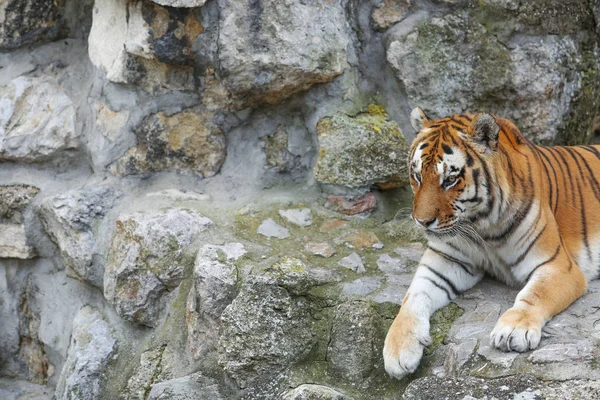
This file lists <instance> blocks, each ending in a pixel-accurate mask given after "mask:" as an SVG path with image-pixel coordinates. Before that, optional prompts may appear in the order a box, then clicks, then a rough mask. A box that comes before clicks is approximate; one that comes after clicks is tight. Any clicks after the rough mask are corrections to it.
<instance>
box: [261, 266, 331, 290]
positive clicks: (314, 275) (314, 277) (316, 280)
mask: <svg viewBox="0 0 600 400" xmlns="http://www.w3.org/2000/svg"><path fill="white" fill-rule="evenodd" d="M265 278H270V280H269V282H270V283H272V284H277V285H279V286H282V287H284V288H285V289H286V290H288V291H289V292H290V293H291V294H293V295H296V296H301V295H306V294H307V293H308V291H309V290H310V289H311V288H313V287H315V286H319V285H323V284H326V283H330V282H337V281H339V276H338V274H336V273H335V271H331V269H329V268H316V267H310V266H307V265H306V264H304V263H303V262H302V261H300V260H299V259H297V258H294V257H281V258H280V259H279V260H278V261H277V262H276V263H275V264H273V265H272V266H271V267H270V268H269V269H268V270H267V271H266V273H265V275H264V276H261V279H265Z"/></svg>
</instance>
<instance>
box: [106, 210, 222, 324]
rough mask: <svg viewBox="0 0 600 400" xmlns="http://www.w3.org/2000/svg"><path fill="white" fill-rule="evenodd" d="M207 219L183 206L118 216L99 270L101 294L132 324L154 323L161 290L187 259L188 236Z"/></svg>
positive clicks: (177, 278) (177, 277) (173, 282)
mask: <svg viewBox="0 0 600 400" xmlns="http://www.w3.org/2000/svg"><path fill="white" fill-rule="evenodd" d="M212 225H213V222H212V221H211V220H210V219H208V218H205V217H203V216H201V215H199V214H197V213H195V212H192V211H187V210H183V209H170V210H167V211H162V212H158V213H156V212H155V213H147V214H142V213H135V214H132V215H128V216H122V217H119V219H117V222H116V226H117V228H116V231H115V234H114V236H113V239H112V244H111V247H110V250H109V254H108V259H107V262H106V265H105V271H104V296H105V297H106V299H107V300H108V301H109V302H110V303H111V304H113V305H114V306H115V308H116V310H117V313H118V314H119V315H120V316H121V317H123V318H125V319H126V320H128V321H131V322H134V323H136V324H139V325H146V326H155V325H156V323H157V322H158V319H159V318H160V314H161V311H162V309H163V307H164V302H165V301H166V299H165V296H166V295H167V294H168V293H169V292H170V291H172V290H173V289H175V288H176V287H177V286H178V285H179V284H180V283H181V281H182V279H183V274H184V271H185V270H186V268H188V267H191V265H193V262H194V259H193V254H190V253H191V252H193V246H192V247H190V244H191V243H192V240H193V238H194V236H195V235H196V234H197V233H199V232H202V231H204V230H206V229H208V228H209V227H210V226H212Z"/></svg>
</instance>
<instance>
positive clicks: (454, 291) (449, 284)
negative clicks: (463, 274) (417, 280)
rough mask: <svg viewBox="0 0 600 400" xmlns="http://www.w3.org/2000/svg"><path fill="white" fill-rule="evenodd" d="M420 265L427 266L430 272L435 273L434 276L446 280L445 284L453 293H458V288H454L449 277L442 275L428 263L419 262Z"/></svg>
mask: <svg viewBox="0 0 600 400" xmlns="http://www.w3.org/2000/svg"><path fill="white" fill-rule="evenodd" d="M421 265H422V266H424V267H425V268H427V269H428V270H430V271H431V272H433V273H434V274H435V276H437V277H438V278H440V279H441V280H443V281H444V282H446V284H447V285H448V287H449V288H450V289H452V292H453V293H454V295H455V296H456V295H458V294H459V293H460V290H458V289H457V288H456V286H454V283H452V282H451V281H450V279H448V278H446V277H445V276H444V275H442V274H441V273H439V272H438V271H436V270H435V269H433V268H432V267H430V266H429V265H425V264H421Z"/></svg>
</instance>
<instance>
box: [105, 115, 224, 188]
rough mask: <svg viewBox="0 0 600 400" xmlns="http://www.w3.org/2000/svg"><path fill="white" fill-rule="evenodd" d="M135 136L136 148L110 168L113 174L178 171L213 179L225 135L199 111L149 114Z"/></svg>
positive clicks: (222, 153) (218, 164)
mask: <svg viewBox="0 0 600 400" xmlns="http://www.w3.org/2000/svg"><path fill="white" fill-rule="evenodd" d="M135 135H136V139H137V146H135V147H132V148H130V149H129V150H128V151H127V152H126V153H125V154H124V155H123V156H121V158H120V159H119V160H117V161H115V162H114V163H113V164H111V165H110V167H109V170H110V171H111V172H112V173H113V174H117V175H122V176H126V175H132V174H143V173H146V174H147V173H151V172H158V171H181V172H188V173H194V174H197V175H198V176H200V177H202V178H206V177H210V176H214V175H215V174H216V173H217V172H218V171H219V169H220V168H221V165H222V164H223V162H224V161H225V154H226V151H227V143H226V139H225V136H224V135H223V132H221V129H220V128H219V127H218V126H216V125H215V124H214V123H213V122H212V114H210V113H208V112H206V111H203V110H199V109H190V110H185V111H182V112H180V113H177V114H174V115H170V116H169V115H166V114H165V113H163V112H159V113H157V114H152V115H150V116H148V117H147V118H145V119H144V121H142V123H141V125H140V126H139V127H138V128H137V129H136V130H135Z"/></svg>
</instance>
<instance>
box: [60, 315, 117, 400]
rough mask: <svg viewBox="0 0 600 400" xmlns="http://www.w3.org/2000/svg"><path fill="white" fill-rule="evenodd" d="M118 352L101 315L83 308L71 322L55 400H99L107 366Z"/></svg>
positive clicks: (112, 333)
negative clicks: (66, 351)
mask: <svg viewBox="0 0 600 400" xmlns="http://www.w3.org/2000/svg"><path fill="white" fill-rule="evenodd" d="M117 351H118V342H117V339H116V337H115V334H114V332H113V331H112V329H111V327H110V326H109V325H108V323H107V322H106V320H105V319H104V317H103V316H102V314H100V312H99V311H98V310H96V309H94V308H92V307H90V306H85V307H83V308H82V309H81V310H80V311H79V313H78V314H77V316H76V317H75V320H74V321H73V333H72V336H71V345H70V347H69V353H68V356H67V361H66V362H65V365H64V367H63V370H62V373H61V375H60V379H59V381H58V385H57V387H56V393H55V396H56V399H57V400H67V399H68V400H75V399H77V400H87V399H99V398H102V397H103V396H102V394H103V391H104V388H105V387H106V385H107V381H106V376H107V372H108V371H109V370H110V363H111V361H112V360H113V359H114V357H115V356H116V354H117Z"/></svg>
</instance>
